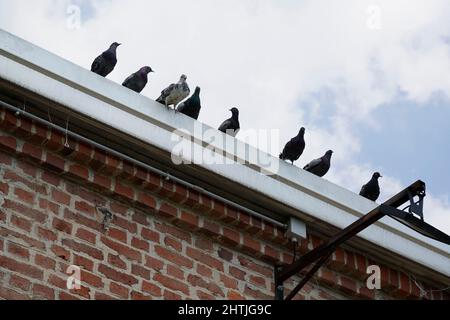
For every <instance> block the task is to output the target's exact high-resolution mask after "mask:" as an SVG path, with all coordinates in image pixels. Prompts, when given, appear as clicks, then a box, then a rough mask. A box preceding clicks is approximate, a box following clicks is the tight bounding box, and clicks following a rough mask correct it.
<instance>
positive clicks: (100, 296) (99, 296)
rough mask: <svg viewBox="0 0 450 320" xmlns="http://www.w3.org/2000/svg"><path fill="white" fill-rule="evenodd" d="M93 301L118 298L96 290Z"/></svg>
mask: <svg viewBox="0 0 450 320" xmlns="http://www.w3.org/2000/svg"><path fill="white" fill-rule="evenodd" d="M94 300H95V301H109V300H118V298H114V297H112V296H109V295H107V294H104V293H101V292H96V293H95V295H94Z"/></svg>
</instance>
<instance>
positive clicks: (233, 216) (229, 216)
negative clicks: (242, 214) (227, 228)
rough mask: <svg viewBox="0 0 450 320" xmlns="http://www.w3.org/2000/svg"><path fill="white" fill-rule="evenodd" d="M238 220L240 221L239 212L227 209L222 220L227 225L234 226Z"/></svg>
mask: <svg viewBox="0 0 450 320" xmlns="http://www.w3.org/2000/svg"><path fill="white" fill-rule="evenodd" d="M238 219H239V213H238V211H237V210H234V209H232V208H228V207H227V210H226V213H225V215H224V216H223V217H222V219H221V220H222V221H223V222H225V223H229V224H232V223H234V222H236V221H237V220H238Z"/></svg>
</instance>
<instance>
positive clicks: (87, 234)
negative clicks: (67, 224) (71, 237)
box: [75, 227, 97, 244]
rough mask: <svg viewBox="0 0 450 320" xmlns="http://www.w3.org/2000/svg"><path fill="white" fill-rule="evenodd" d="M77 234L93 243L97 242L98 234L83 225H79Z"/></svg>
mask: <svg viewBox="0 0 450 320" xmlns="http://www.w3.org/2000/svg"><path fill="white" fill-rule="evenodd" d="M75 236H76V237H77V238H79V239H81V240H84V241H87V242H89V243H91V244H96V241H97V235H96V234H95V233H93V232H90V231H88V230H86V229H83V228H81V227H78V230H77V233H76V234H75Z"/></svg>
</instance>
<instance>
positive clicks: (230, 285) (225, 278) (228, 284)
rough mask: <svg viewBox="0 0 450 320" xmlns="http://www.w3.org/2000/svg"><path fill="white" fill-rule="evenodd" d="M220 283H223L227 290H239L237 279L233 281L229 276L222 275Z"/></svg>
mask: <svg viewBox="0 0 450 320" xmlns="http://www.w3.org/2000/svg"><path fill="white" fill-rule="evenodd" d="M220 282H221V283H223V285H224V286H225V288H229V289H235V290H237V289H238V281H237V280H236V279H233V278H231V277H229V276H226V275H224V274H221V275H220Z"/></svg>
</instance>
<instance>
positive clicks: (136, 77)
mask: <svg viewBox="0 0 450 320" xmlns="http://www.w3.org/2000/svg"><path fill="white" fill-rule="evenodd" d="M150 72H154V71H153V70H152V68H150V67H142V68H141V69H140V70H139V71H138V72H136V73H133V74H132V75H131V76H129V77H128V78H127V79H126V80H125V81H124V82H123V83H122V85H123V86H124V87H127V88H128V89H131V90H133V91H136V92H137V93H141V92H142V90H144V88H145V86H146V85H147V82H148V74H149V73H150Z"/></svg>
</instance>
